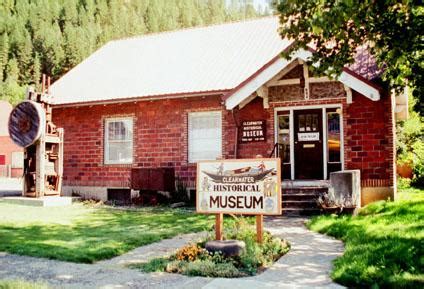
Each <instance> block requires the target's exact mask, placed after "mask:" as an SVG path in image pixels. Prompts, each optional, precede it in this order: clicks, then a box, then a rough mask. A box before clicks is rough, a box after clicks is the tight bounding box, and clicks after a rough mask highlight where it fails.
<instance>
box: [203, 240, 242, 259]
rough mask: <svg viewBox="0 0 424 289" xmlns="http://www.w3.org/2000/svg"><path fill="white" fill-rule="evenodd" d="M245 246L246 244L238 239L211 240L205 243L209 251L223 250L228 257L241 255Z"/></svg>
mask: <svg viewBox="0 0 424 289" xmlns="http://www.w3.org/2000/svg"><path fill="white" fill-rule="evenodd" d="M245 248H246V244H245V243H244V242H243V241H238V240H224V241H209V242H207V243H206V245H205V249H206V250H207V251H208V252H211V253H214V252H221V253H222V254H223V255H224V256H226V257H231V256H240V255H241V253H243V251H244V250H245Z"/></svg>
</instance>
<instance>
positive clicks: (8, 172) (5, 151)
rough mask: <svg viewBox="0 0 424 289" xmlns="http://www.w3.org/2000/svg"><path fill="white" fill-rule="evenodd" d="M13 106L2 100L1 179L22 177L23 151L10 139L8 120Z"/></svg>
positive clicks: (0, 115)
mask: <svg viewBox="0 0 424 289" xmlns="http://www.w3.org/2000/svg"><path fill="white" fill-rule="evenodd" d="M12 109H13V108H12V105H11V104H10V103H8V102H7V101H4V100H0V112H1V114H0V177H12V178H18V177H22V173H23V164H24V162H23V149H22V148H21V147H19V146H17V145H16V144H14V143H13V141H12V140H11V139H10V137H9V130H8V120H9V114H10V112H11V111H12Z"/></svg>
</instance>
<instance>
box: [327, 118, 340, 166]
mask: <svg viewBox="0 0 424 289" xmlns="http://www.w3.org/2000/svg"><path fill="white" fill-rule="evenodd" d="M327 129H328V132H327V136H328V161H329V162H340V115H339V114H338V113H336V112H330V113H327Z"/></svg>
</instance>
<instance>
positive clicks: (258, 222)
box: [256, 215, 264, 243]
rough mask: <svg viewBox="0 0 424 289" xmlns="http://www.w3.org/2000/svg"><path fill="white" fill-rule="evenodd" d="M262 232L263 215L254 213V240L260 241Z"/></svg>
mask: <svg viewBox="0 0 424 289" xmlns="http://www.w3.org/2000/svg"><path fill="white" fill-rule="evenodd" d="M263 234H264V215H256V241H257V242H258V243H262V239H263Z"/></svg>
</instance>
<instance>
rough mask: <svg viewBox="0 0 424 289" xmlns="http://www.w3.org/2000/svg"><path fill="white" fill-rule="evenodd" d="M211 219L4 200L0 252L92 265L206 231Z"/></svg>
mask: <svg viewBox="0 0 424 289" xmlns="http://www.w3.org/2000/svg"><path fill="white" fill-rule="evenodd" d="M212 219H213V218H212V217H209V218H208V217H205V216H203V215H199V214H195V213H191V212H186V211H183V210H178V209H166V208H145V209H138V210H117V209H112V208H107V207H94V206H87V205H82V204H74V205H72V206H68V207H50V208H43V207H29V206H19V205H10V204H4V203H0V251H6V252H10V253H14V254H20V255H29V256H36V257H45V258H50V259H58V260H64V261H71V262H78V263H92V262H95V261H98V260H102V259H109V258H111V257H114V256H117V255H121V254H123V253H125V252H127V251H129V250H131V249H134V248H136V247H139V246H142V245H146V244H150V243H153V242H156V241H159V240H161V239H165V238H170V237H173V236H175V235H178V234H182V233H189V232H195V231H201V230H203V229H208V228H210V227H211V225H212V223H213V222H212Z"/></svg>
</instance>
